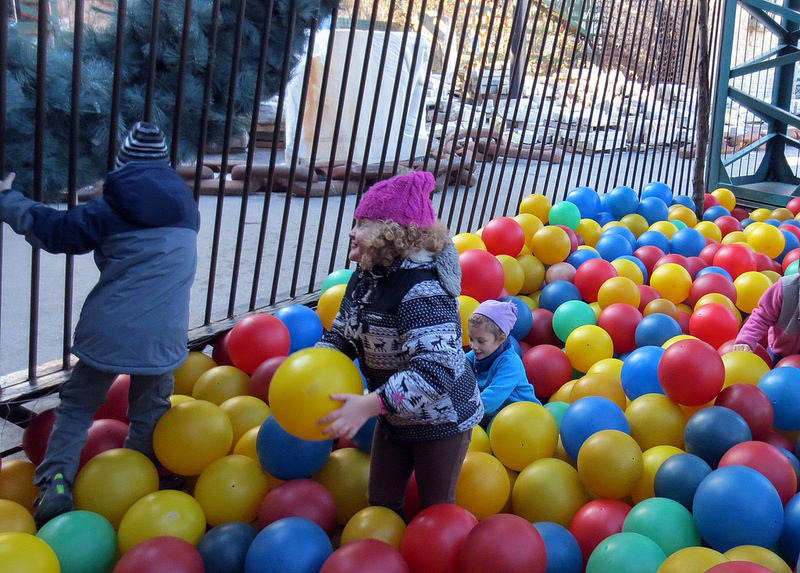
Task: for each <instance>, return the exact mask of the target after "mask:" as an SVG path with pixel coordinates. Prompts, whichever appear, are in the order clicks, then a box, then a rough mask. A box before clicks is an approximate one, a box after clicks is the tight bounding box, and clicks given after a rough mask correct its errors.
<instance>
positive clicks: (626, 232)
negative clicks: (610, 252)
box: [603, 223, 637, 249]
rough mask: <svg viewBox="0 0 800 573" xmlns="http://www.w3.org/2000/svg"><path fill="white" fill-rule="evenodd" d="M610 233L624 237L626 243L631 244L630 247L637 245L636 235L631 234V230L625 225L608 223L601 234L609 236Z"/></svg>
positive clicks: (634, 247)
mask: <svg viewBox="0 0 800 573" xmlns="http://www.w3.org/2000/svg"><path fill="white" fill-rule="evenodd" d="M612 235H619V236H621V237H623V238H625V240H627V241H628V244H629V245H630V246H631V249H636V247H637V242H636V236H635V235H634V234H633V231H631V230H630V229H628V227H626V226H625V225H622V224H619V223H617V224H615V225H614V226H611V225H609V226H608V227H607V228H606V230H605V231H604V232H603V236H604V237H606V236H607V237H610V236H612Z"/></svg>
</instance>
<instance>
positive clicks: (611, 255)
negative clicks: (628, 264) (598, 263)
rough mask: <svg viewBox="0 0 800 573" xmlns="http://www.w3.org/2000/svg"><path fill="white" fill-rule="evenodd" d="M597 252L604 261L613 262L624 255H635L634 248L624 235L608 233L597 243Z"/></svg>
mask: <svg viewBox="0 0 800 573" xmlns="http://www.w3.org/2000/svg"><path fill="white" fill-rule="evenodd" d="M597 252H598V253H600V256H601V257H602V258H603V259H605V260H607V261H613V260H614V259H618V258H619V257H621V256H623V255H630V254H633V247H631V244H630V242H628V240H627V239H626V238H625V237H623V236H622V235H619V234H611V233H608V232H606V233H603V235H602V236H601V237H600V240H598V241H597Z"/></svg>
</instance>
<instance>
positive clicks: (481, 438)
mask: <svg viewBox="0 0 800 573" xmlns="http://www.w3.org/2000/svg"><path fill="white" fill-rule="evenodd" d="M467 451H468V452H483V453H485V454H491V453H492V446H491V445H490V444H489V434H487V433H486V430H484V429H483V428H481V427H480V426H474V427H473V428H472V435H471V437H470V440H469V447H468V448H467Z"/></svg>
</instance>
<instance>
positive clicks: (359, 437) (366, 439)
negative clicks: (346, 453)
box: [353, 416, 378, 454]
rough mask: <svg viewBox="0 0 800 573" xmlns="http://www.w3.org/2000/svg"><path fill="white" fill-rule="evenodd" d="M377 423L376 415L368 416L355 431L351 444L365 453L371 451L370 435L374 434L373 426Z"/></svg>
mask: <svg viewBox="0 0 800 573" xmlns="http://www.w3.org/2000/svg"><path fill="white" fill-rule="evenodd" d="M377 423H378V417H377V416H375V417H373V418H370V419H369V420H367V421H366V422H365V423H364V425H363V426H361V429H360V430H359V431H357V432H356V435H355V436H353V444H355V446H356V447H357V448H358V449H359V450H361V451H362V452H364V453H365V454H369V453H370V452H372V436H374V435H375V426H376V424H377Z"/></svg>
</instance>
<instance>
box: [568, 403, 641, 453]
mask: <svg viewBox="0 0 800 573" xmlns="http://www.w3.org/2000/svg"><path fill="white" fill-rule="evenodd" d="M601 430H619V431H620V432H625V433H626V434H630V433H631V425H630V424H629V423H628V419H627V418H626V417H625V412H623V411H622V409H621V408H620V407H619V406H617V405H616V404H615V403H614V402H612V401H611V400H609V399H608V398H603V397H601V396H587V397H586V398H581V399H580V400H578V401H577V402H574V403H572V405H570V407H569V408H568V409H567V411H566V412H565V413H564V417H563V418H562V419H561V441H562V442H563V444H564V449H565V450H566V451H567V453H568V454H569V455H570V457H571V458H572V459H573V460H577V459H578V451H580V449H581V446H582V445H583V442H585V441H586V439H587V438H588V437H589V436H591V435H592V434H594V433H595V432H599V431H601Z"/></svg>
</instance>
